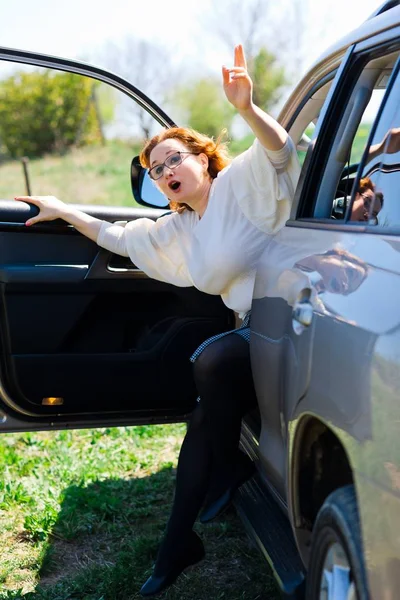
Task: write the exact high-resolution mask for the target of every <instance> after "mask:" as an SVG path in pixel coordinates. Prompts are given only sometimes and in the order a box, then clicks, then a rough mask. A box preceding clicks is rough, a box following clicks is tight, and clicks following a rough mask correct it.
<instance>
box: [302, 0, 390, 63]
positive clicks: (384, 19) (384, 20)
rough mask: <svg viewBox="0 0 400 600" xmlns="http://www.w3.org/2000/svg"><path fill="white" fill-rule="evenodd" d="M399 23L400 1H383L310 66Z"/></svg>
mask: <svg viewBox="0 0 400 600" xmlns="http://www.w3.org/2000/svg"><path fill="white" fill-rule="evenodd" d="M398 25H400V3H399V1H398V0H396V1H395V2H394V1H393V0H391V1H389V2H385V3H384V4H383V5H382V6H381V7H380V8H378V9H377V10H376V11H375V12H374V13H373V14H372V15H371V16H370V17H369V18H368V19H367V20H366V21H364V22H363V23H361V25H360V26H359V27H356V29H353V30H352V31H350V32H349V33H347V34H346V35H344V36H343V37H341V38H339V39H338V41H337V42H335V43H334V44H333V45H332V46H330V47H329V48H327V49H326V50H325V52H323V54H321V55H320V56H319V58H318V59H317V61H316V62H315V63H314V65H312V67H311V68H313V67H315V66H316V65H318V64H319V63H321V62H324V61H326V60H327V59H328V58H329V57H330V56H333V55H340V54H341V53H342V52H344V51H345V50H346V48H348V47H349V46H352V45H353V44H356V43H357V42H360V41H362V40H365V39H368V38H370V37H372V36H374V35H376V34H378V33H381V32H383V31H386V30H388V29H393V28H394V27H397V26H398Z"/></svg>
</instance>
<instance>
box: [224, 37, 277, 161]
mask: <svg viewBox="0 0 400 600" xmlns="http://www.w3.org/2000/svg"><path fill="white" fill-rule="evenodd" d="M222 78H223V85H224V91H225V94H226V97H227V98H228V100H229V102H230V103H231V104H232V105H233V106H234V107H235V108H236V109H237V111H238V112H239V114H240V115H241V116H242V117H243V119H244V120H245V121H246V123H247V124H248V125H249V127H251V129H252V130H253V133H254V135H255V136H256V137H257V138H258V140H259V142H260V143H261V145H262V146H264V148H267V150H280V149H281V148H282V147H283V146H284V145H285V142H286V140H287V137H288V134H287V132H286V131H285V129H284V128H283V127H282V126H281V125H279V123H277V121H275V119H273V118H272V117H270V116H269V115H268V114H267V113H266V112H264V111H263V110H262V109H261V108H259V107H258V106H256V105H255V104H254V103H253V82H252V80H251V77H250V75H249V73H248V71H247V64H246V58H245V55H244V50H243V46H242V45H241V44H240V45H238V46H236V47H235V61H234V67H233V68H231V69H228V68H227V67H222Z"/></svg>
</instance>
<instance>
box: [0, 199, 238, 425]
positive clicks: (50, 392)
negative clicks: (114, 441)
mask: <svg viewBox="0 0 400 600" xmlns="http://www.w3.org/2000/svg"><path fill="white" fill-rule="evenodd" d="M15 206H18V208H15ZM86 211H87V212H88V213H90V214H92V215H93V216H99V215H101V214H103V215H104V213H105V215H104V216H106V217H107V218H108V219H109V220H111V221H127V220H134V219H135V218H140V217H142V216H143V213H145V214H146V216H147V217H150V218H153V219H156V218H158V217H160V215H161V214H162V213H161V212H160V211H151V210H147V211H143V209H134V208H132V209H104V208H103V207H101V208H100V207H91V208H90V210H89V209H88V208H86ZM32 212H33V213H34V212H35V209H32V208H31V207H28V206H27V205H26V204H18V205H17V203H16V202H7V201H2V202H1V207H0V219H1V221H0V252H1V257H2V259H1V263H0V292H1V324H2V325H1V329H2V340H1V342H2V353H1V380H2V384H3V386H4V388H5V389H6V390H7V393H8V394H9V395H10V397H11V398H12V399H13V400H14V401H15V403H16V405H18V406H19V407H21V409H22V410H25V411H27V412H29V413H31V414H35V415H38V416H45V415H52V416H55V415H58V417H57V418H58V419H61V420H62V418H63V416H64V417H66V416H68V417H69V418H70V417H71V416H74V418H78V417H79V415H82V413H91V418H95V416H96V415H100V414H103V415H116V414H117V413H121V412H125V413H126V412H128V413H130V414H131V415H132V419H133V420H134V419H135V418H140V419H141V421H143V415H145V414H148V415H149V416H150V415H151V416H152V417H154V416H157V415H159V416H160V415H166V414H170V415H176V416H177V417H178V416H179V415H183V414H185V413H187V412H188V411H189V410H190V409H191V408H192V407H193V403H194V401H195V398H196V392H195V388H194V383H193V379H192V374H191V364H190V362H189V360H188V359H189V356H190V354H191V353H192V352H193V351H194V350H195V348H196V347H197V346H198V345H199V344H200V343H201V342H202V341H203V340H204V339H206V338H207V337H209V336H211V335H214V334H215V333H218V332H220V331H224V330H226V329H228V328H230V327H231V326H232V325H233V315H232V313H231V311H229V310H228V309H226V308H225V307H224V305H223V303H222V301H221V299H220V298H219V297H213V296H210V295H206V294H203V293H201V292H199V291H197V290H196V289H194V288H190V287H189V288H178V287H176V286H171V285H169V284H166V283H163V282H159V281H155V280H152V279H150V278H148V277H147V276H146V275H145V274H144V273H143V272H142V271H140V270H138V269H137V267H135V265H133V264H132V263H130V261H129V259H128V258H126V257H118V256H115V255H113V254H112V253H110V252H108V251H106V250H103V249H100V250H99V248H98V246H97V245H96V244H95V243H93V242H92V241H90V240H89V239H87V238H85V237H84V236H82V235H80V234H78V233H77V232H76V231H75V230H74V229H73V228H71V227H69V226H67V225H66V224H63V223H58V222H57V223H53V224H40V225H35V226H33V227H31V228H28V227H25V226H24V224H23V223H24V222H25V220H26V219H27V218H28V215H29V214H32ZM48 398H60V399H62V400H61V402H62V404H59V405H51V404H50V405H49V404H44V403H46V402H47V403H48V402H49V400H46V399H48Z"/></svg>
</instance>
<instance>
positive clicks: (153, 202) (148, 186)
mask: <svg viewBox="0 0 400 600" xmlns="http://www.w3.org/2000/svg"><path fill="white" fill-rule="evenodd" d="M131 185H132V194H133V197H134V198H135V200H136V202H137V203H138V204H141V205H142V206H150V207H151V208H169V205H168V200H167V199H166V197H165V196H164V194H162V193H161V192H160V191H159V190H158V189H157V188H156V186H155V185H154V184H153V182H152V180H151V179H150V176H149V172H148V170H147V169H144V168H143V167H142V166H141V164H140V162H139V157H138V156H135V157H134V158H133V159H132V163H131Z"/></svg>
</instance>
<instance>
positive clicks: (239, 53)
mask: <svg viewBox="0 0 400 600" xmlns="http://www.w3.org/2000/svg"><path fill="white" fill-rule="evenodd" d="M235 67H243V68H244V69H247V64H246V58H245V55H244V49H243V46H242V44H238V45H237V46H235Z"/></svg>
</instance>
